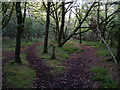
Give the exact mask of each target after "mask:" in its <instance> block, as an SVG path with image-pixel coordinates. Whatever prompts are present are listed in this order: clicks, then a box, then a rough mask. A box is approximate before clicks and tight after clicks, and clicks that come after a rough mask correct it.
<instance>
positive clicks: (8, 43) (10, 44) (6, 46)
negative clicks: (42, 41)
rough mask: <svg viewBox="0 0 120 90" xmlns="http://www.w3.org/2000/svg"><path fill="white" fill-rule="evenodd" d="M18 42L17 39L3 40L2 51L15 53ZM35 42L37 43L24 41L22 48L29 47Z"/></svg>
mask: <svg viewBox="0 0 120 90" xmlns="http://www.w3.org/2000/svg"><path fill="white" fill-rule="evenodd" d="M15 42H16V40H15V39H12V38H11V39H10V38H7V39H3V40H2V51H5V52H6V51H15V46H16V43H15ZM34 42H36V41H35V40H32V41H31V40H28V39H22V41H21V47H27V46H31V45H32V44H33V43H34Z"/></svg>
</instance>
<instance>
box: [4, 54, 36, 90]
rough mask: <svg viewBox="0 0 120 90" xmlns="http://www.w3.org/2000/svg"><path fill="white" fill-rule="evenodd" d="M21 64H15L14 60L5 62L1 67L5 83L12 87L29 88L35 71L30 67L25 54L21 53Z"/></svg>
mask: <svg viewBox="0 0 120 90" xmlns="http://www.w3.org/2000/svg"><path fill="white" fill-rule="evenodd" d="M21 58H22V64H21V65H20V64H15V63H14V61H11V62H9V63H7V64H6V65H5V66H4V67H3V72H4V73H6V74H5V79H6V83H7V85H8V86H10V87H12V88H13V87H14V88H31V87H32V84H33V80H34V76H35V71H34V70H33V69H31V68H30V65H29V63H28V61H27V60H26V59H25V55H24V54H23V55H21Z"/></svg>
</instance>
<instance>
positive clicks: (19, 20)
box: [15, 2, 23, 63]
mask: <svg viewBox="0 0 120 90" xmlns="http://www.w3.org/2000/svg"><path fill="white" fill-rule="evenodd" d="M16 15H17V38H16V48H15V63H21V58H20V48H21V32H22V30H23V24H22V23H23V21H22V20H23V19H22V12H21V7H20V2H16Z"/></svg>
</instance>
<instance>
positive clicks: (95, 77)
mask: <svg viewBox="0 0 120 90" xmlns="http://www.w3.org/2000/svg"><path fill="white" fill-rule="evenodd" d="M92 79H93V80H95V81H98V82H99V81H103V80H104V75H102V74H95V75H94V77H93V78H92Z"/></svg>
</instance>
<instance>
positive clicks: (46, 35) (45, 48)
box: [43, 2, 50, 53]
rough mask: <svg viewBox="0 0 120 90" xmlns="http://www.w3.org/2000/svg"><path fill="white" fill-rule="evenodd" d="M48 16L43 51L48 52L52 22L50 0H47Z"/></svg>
mask: <svg viewBox="0 0 120 90" xmlns="http://www.w3.org/2000/svg"><path fill="white" fill-rule="evenodd" d="M47 5H48V7H47V16H46V18H47V19H46V32H45V40H44V48H43V53H47V52H48V34H49V24H50V2H47Z"/></svg>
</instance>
